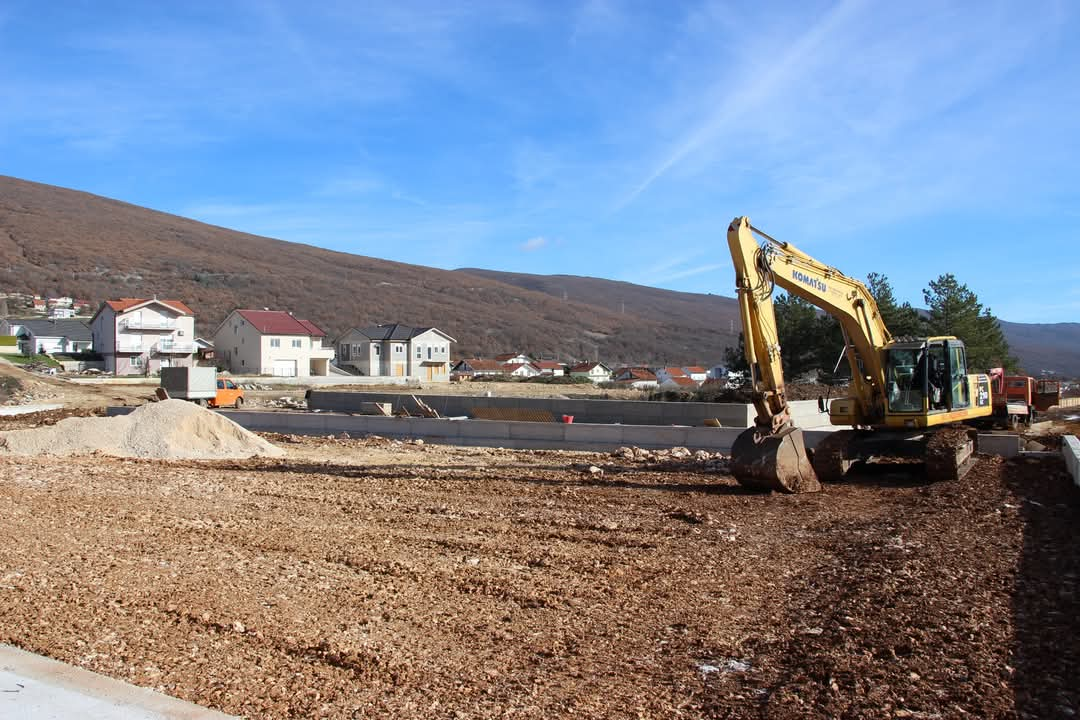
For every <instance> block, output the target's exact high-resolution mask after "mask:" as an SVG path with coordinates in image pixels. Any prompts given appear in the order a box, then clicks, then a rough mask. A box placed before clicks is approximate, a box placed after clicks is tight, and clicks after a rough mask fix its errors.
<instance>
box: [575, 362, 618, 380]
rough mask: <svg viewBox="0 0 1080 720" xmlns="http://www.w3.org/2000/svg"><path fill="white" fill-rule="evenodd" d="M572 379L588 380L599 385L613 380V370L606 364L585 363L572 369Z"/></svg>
mask: <svg viewBox="0 0 1080 720" xmlns="http://www.w3.org/2000/svg"><path fill="white" fill-rule="evenodd" d="M570 377H583V378H588V379H589V380H591V381H592V382H594V383H598V384H599V383H602V382H608V381H610V380H611V369H610V368H608V366H607V365H605V364H604V363H599V362H583V363H578V364H577V365H575V366H573V367H572V368H570Z"/></svg>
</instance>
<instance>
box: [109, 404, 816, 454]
mask: <svg viewBox="0 0 1080 720" xmlns="http://www.w3.org/2000/svg"><path fill="white" fill-rule="evenodd" d="M133 409H134V408H131V407H113V408H109V409H108V414H110V415H122V414H126V413H129V412H131V411H132V410H133ZM219 412H221V414H223V415H225V416H226V417H228V418H229V419H230V420H233V421H234V422H236V423H238V424H239V425H241V426H243V427H245V428H247V429H248V430H255V431H259V432H278V433H288V434H294V435H340V434H341V433H348V434H349V435H351V436H353V437H362V436H364V435H381V436H383V437H388V438H395V439H399V440H414V439H422V440H423V441H424V442H431V443H437V444H441V445H469V446H480V447H502V448H514V449H520V450H586V451H593V452H610V451H612V450H616V449H618V448H620V447H623V446H627V445H633V446H637V447H640V448H646V449H652V450H658V449H664V448H672V447H685V448H689V449H691V450H708V451H710V452H725V453H728V452H731V445H732V443H734V442H735V438H736V437H738V435H739V433H741V432H742V429H739V428H710V427H680V426H671V425H662V426H649V425H592V424H579V423H577V422H575V423H573V424H565V423H536V422H506V421H501V420H444V419H439V420H436V419H431V418H415V417H414V418H397V417H379V416H375V415H341V414H337V413H322V412H320V413H302V412H297V413H290V412H257V411H250V410H244V411H233V410H223V411H219ZM828 434H829V433H828V432H827V431H815V430H810V431H807V432H806V433H804V436H805V440H806V445H807V447H811V448H812V447H814V446H815V445H817V443H818V442H820V441H821V439H822V438H823V437H825V436H826V435H828Z"/></svg>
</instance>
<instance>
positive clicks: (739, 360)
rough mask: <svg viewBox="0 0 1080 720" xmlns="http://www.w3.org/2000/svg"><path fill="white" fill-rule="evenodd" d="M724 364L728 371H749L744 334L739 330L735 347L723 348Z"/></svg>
mask: <svg viewBox="0 0 1080 720" xmlns="http://www.w3.org/2000/svg"><path fill="white" fill-rule="evenodd" d="M724 365H725V366H726V367H727V369H728V371H729V372H744V373H746V372H750V365H749V364H748V363H747V362H746V336H745V335H743V333H742V330H740V331H739V342H738V344H737V345H736V346H735V347H728V348H724Z"/></svg>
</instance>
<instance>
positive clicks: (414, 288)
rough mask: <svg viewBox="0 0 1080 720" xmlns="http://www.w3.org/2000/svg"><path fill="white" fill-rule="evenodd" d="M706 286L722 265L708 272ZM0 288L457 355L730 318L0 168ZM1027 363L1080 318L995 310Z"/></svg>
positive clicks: (629, 343)
mask: <svg viewBox="0 0 1080 720" xmlns="http://www.w3.org/2000/svg"><path fill="white" fill-rule="evenodd" d="M716 284H717V287H718V288H728V287H730V285H731V284H732V283H731V278H730V277H727V276H725V277H718V278H717V283H716ZM0 290H4V291H9V292H35V293H41V294H48V295H72V296H76V297H83V298H86V299H89V300H91V301H93V302H95V303H97V302H99V301H101V300H103V299H106V298H110V297H121V296H127V297H132V296H147V297H149V296H153V295H155V294H156V295H159V296H168V297H177V298H181V299H183V300H185V301H186V302H187V303H188V304H189V305H190V306H191V307H192V308H193V309H194V310H195V312H196V318H197V323H198V327H199V330H200V332H202V333H204V334H205V333H209V332H212V331H213V330H214V328H215V327H216V326H217V323H219V322H220V321H221V320H223V319H224V317H225V315H226V314H227V313H228V312H229V311H230V310H232V309H233V308H236V307H271V308H275V309H285V310H292V311H293V312H295V313H296V314H297V315H299V316H301V317H307V318H309V319H311V320H314V321H315V322H317V323H319V324H320V325H322V326H323V327H325V328H326V329H327V330H328V331H329V332H330V333H331V335H334V334H336V333H338V332H340V331H342V330H345V329H347V328H349V327H351V326H354V325H368V324H373V323H378V322H401V323H405V324H410V325H421V326H423V325H435V326H437V327H439V328H441V329H443V330H445V331H446V332H448V333H450V334H451V335H453V336H454V337H455V338H456V339H457V340H458V341H459V344H458V345H457V346H456V347H455V356H456V357H467V356H472V355H477V356H481V357H491V356H493V355H495V354H496V353H499V352H506V351H519V350H520V351H529V352H535V353H542V354H544V355H545V356H551V357H559V358H561V359H593V358H596V357H599V358H600V359H602V360H604V361H605V362H608V363H612V364H617V363H635V364H636V363H641V364H673V365H674V364H678V365H685V364H690V363H693V364H699V365H706V366H707V365H710V364H712V363H715V362H720V361H721V360H722V358H723V350H724V348H726V347H728V346H730V345H734V344H735V339H736V337H737V334H738V330H739V320H738V310H737V305H736V303H735V301H734V300H733V299H732V298H728V297H721V296H716V295H701V294H693V293H679V292H672V291H668V290H659V289H656V288H651V287H645V286H641V285H633V284H630V283H624V282H616V281H612V280H603V279H600V278H589V277H577V276H570V275H528V274H521V273H505V272H497V271H493V270H479V269H465V270H454V271H447V270H436V269H433V268H427V267H423V266H419V265H408V264H405V263H397V262H391V261H388V260H379V259H377V258H370V257H364V256H361V255H350V254H347V253H339V252H333V251H330V250H324V249H321V248H316V247H312V246H309V245H301V244H298V243H290V242H284V241H281V240H273V239H270V238H264V237H259V236H256V235H249V234H246V233H241V232H236V231H234V230H228V229H225V228H221V227H215V226H212V225H206V224H204V223H199V222H196V221H194V220H189V219H186V218H182V217H177V216H175V215H169V214H166V213H162V212H157V211H154V210H148V209H146V208H142V207H138V206H135V205H130V204H128V203H123V202H119V201H116V200H109V199H107V198H102V197H99V196H96V195H90V194H88V193H83V192H78V191H74V190H67V189H64V188H58V187H53V186H50V185H42V184H38V183H32V182H27V181H25V180H18V179H16V178H10V177H3V176H0ZM1002 327H1003V329H1004V330H1005V333H1006V337H1007V338H1008V339H1009V342H1010V344H1011V345H1012V347H1013V352H1014V353H1016V354H1017V355H1018V356H1019V357H1020V359H1021V361H1022V363H1023V364H1024V366H1025V367H1026V368H1027V369H1028V371H1029V372H1033V373H1038V372H1039V370H1041V369H1052V370H1055V371H1057V372H1058V373H1062V374H1065V375H1069V376H1080V324H1078V323H1058V324H1055V325H1039V324H1023V323H1002Z"/></svg>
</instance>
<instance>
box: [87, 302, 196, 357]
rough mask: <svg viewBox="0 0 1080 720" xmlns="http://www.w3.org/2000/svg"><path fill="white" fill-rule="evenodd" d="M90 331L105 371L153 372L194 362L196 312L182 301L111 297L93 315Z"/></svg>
mask: <svg viewBox="0 0 1080 720" xmlns="http://www.w3.org/2000/svg"><path fill="white" fill-rule="evenodd" d="M90 332H91V334H92V337H93V344H94V350H95V351H96V352H98V353H100V354H101V356H102V357H103V358H104V360H105V372H111V373H115V374H117V375H149V374H150V373H154V372H157V371H159V370H160V369H161V368H163V367H190V366H191V365H192V356H193V354H194V352H195V314H194V313H193V312H192V311H191V308H189V307H188V306H187V305H185V304H184V303H182V302H180V301H179V300H158V299H157V298H153V299H150V300H147V299H145V298H120V299H119V300H107V301H106V302H103V303H102V304H101V307H99V308H98V309H97V312H96V313H94V316H93V317H92V318H90Z"/></svg>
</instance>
